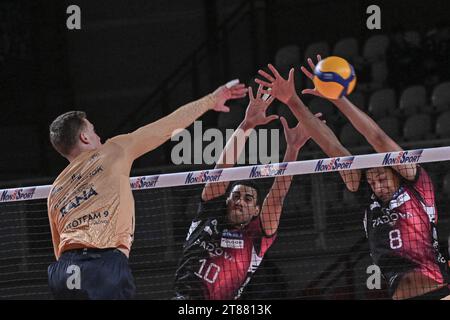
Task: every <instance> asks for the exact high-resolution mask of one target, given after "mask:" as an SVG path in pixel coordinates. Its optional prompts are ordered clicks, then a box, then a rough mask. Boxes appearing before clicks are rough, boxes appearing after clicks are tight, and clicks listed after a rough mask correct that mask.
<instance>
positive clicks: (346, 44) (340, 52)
mask: <svg viewBox="0 0 450 320" xmlns="http://www.w3.org/2000/svg"><path fill="white" fill-rule="evenodd" d="M333 55H334V56H338V57H342V58H344V59H347V60H349V61H350V62H351V61H353V59H354V57H356V56H358V41H357V40H356V39H355V38H344V39H341V40H339V41H338V42H337V43H336V44H335V45H334V48H333Z"/></svg>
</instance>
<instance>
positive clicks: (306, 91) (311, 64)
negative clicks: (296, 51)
mask: <svg viewBox="0 0 450 320" xmlns="http://www.w3.org/2000/svg"><path fill="white" fill-rule="evenodd" d="M320 60H322V57H321V56H320V54H318V55H317V62H319V61H320ZM308 64H309V67H310V68H311V71H313V72H314V68H315V67H316V65H315V64H314V62H313V61H312V59H311V58H308ZM300 69H301V70H302V72H303V73H304V74H305V76H307V77H308V78H309V79H311V81H312V80H313V79H314V75H313V74H312V73H311V72H310V71H309V70H308V69H306V68H305V67H304V66H301V67H300ZM302 94H311V95H313V96H316V97H320V98H324V99H327V100H330V101H333V99H328V98H327V97H325V96H323V95H322V94H321V93H320V92H319V91H318V90H317V89H316V88H313V89H304V90H302Z"/></svg>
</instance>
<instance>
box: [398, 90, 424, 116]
mask: <svg viewBox="0 0 450 320" xmlns="http://www.w3.org/2000/svg"><path fill="white" fill-rule="evenodd" d="M426 94H427V92H426V90H425V87H424V86H411V87H408V88H406V89H405V90H403V92H402V94H401V96H400V101H399V109H400V112H401V113H402V114H404V115H407V116H411V115H413V114H416V113H419V110H424V109H425V106H426V103H427V101H426V100H427V98H426Z"/></svg>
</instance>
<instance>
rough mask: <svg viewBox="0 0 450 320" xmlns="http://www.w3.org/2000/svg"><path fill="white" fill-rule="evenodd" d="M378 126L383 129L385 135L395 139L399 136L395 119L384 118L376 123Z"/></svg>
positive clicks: (398, 126) (398, 128) (398, 127)
mask: <svg viewBox="0 0 450 320" xmlns="http://www.w3.org/2000/svg"><path fill="white" fill-rule="evenodd" d="M377 123H378V125H379V126H380V128H381V129H383V131H384V132H386V134H387V135H388V136H389V137H391V138H393V139H395V138H399V136H400V125H399V123H398V120H397V118H395V117H386V118H382V119H380V120H378V121H377Z"/></svg>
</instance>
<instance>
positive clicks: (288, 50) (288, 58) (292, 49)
mask: <svg viewBox="0 0 450 320" xmlns="http://www.w3.org/2000/svg"><path fill="white" fill-rule="evenodd" d="M300 63H301V61H300V48H299V47H298V46H296V45H289V46H285V47H282V48H280V49H278V51H277V53H276V54H275V66H276V67H277V68H278V70H279V71H280V72H282V73H283V74H285V73H287V72H288V71H289V69H290V68H292V67H297V66H299V65H300Z"/></svg>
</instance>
